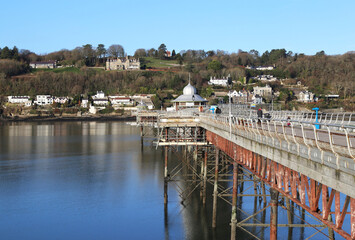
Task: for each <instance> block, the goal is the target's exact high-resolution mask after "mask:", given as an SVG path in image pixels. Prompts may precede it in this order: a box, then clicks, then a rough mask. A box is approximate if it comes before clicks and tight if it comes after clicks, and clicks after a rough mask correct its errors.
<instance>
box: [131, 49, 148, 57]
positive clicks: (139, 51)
mask: <svg viewBox="0 0 355 240" xmlns="http://www.w3.org/2000/svg"><path fill="white" fill-rule="evenodd" d="M146 56H147V52H146V50H145V49H144V48H139V49H137V50H136V51H135V53H134V57H135V58H140V57H146Z"/></svg>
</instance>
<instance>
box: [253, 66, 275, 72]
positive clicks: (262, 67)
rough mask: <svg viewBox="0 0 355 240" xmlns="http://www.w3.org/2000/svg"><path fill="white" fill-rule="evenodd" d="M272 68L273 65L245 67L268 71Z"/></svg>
mask: <svg viewBox="0 0 355 240" xmlns="http://www.w3.org/2000/svg"><path fill="white" fill-rule="evenodd" d="M274 68H275V67H274V66H258V67H254V66H247V67H246V69H250V70H259V71H270V70H273V69H274Z"/></svg>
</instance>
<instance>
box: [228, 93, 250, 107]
mask: <svg viewBox="0 0 355 240" xmlns="http://www.w3.org/2000/svg"><path fill="white" fill-rule="evenodd" d="M228 96H230V97H231V98H232V101H233V103H242V104H245V103H248V102H250V96H251V94H250V92H249V91H246V90H242V91H236V90H234V91H233V92H230V93H228Z"/></svg>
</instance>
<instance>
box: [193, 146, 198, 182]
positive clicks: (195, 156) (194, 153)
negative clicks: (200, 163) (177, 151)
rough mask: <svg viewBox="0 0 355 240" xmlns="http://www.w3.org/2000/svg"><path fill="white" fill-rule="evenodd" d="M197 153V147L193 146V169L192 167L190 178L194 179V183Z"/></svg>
mask: <svg viewBox="0 0 355 240" xmlns="http://www.w3.org/2000/svg"><path fill="white" fill-rule="evenodd" d="M197 154H198V147H197V146H195V150H194V152H193V158H194V159H193V160H194V165H193V169H192V180H194V184H195V183H196V177H197V176H196V175H197V174H198V173H197V156H198V155H197Z"/></svg>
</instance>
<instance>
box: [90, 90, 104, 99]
mask: <svg viewBox="0 0 355 240" xmlns="http://www.w3.org/2000/svg"><path fill="white" fill-rule="evenodd" d="M102 98H105V93H104V92H103V91H97V92H96V95H94V96H92V99H102Z"/></svg>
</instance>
